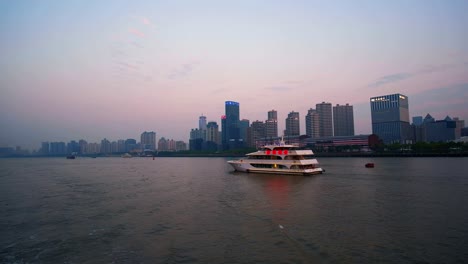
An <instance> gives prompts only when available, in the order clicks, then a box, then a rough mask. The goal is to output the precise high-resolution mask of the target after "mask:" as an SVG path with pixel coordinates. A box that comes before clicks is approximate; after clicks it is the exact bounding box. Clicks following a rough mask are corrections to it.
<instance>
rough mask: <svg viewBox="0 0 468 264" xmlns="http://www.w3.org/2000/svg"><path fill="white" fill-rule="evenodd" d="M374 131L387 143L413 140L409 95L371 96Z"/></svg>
mask: <svg viewBox="0 0 468 264" xmlns="http://www.w3.org/2000/svg"><path fill="white" fill-rule="evenodd" d="M370 106H371V118H372V133H373V134H376V135H377V136H378V137H379V138H380V139H381V140H382V141H383V142H384V143H385V144H390V143H406V142H407V141H408V140H411V138H412V136H411V131H410V124H409V110H408V97H407V96H405V95H402V94H389V95H383V96H376V97H371V98H370Z"/></svg>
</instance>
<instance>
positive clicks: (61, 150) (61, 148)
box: [50, 142, 67, 155]
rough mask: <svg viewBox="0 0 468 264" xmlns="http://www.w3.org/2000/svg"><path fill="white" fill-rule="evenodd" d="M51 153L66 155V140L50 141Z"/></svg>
mask: <svg viewBox="0 0 468 264" xmlns="http://www.w3.org/2000/svg"><path fill="white" fill-rule="evenodd" d="M50 154H52V155H64V154H67V147H66V145H65V142H50Z"/></svg>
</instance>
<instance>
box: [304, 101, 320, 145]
mask: <svg viewBox="0 0 468 264" xmlns="http://www.w3.org/2000/svg"><path fill="white" fill-rule="evenodd" d="M305 124H306V135H307V136H309V137H311V138H318V137H320V134H319V115H318V113H317V111H316V110H315V109H313V108H310V109H309V110H308V111H307V115H306V117H305Z"/></svg>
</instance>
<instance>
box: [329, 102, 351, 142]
mask: <svg viewBox="0 0 468 264" xmlns="http://www.w3.org/2000/svg"><path fill="white" fill-rule="evenodd" d="M333 134H334V136H335V137H336V136H354V115H353V106H352V105H349V104H346V105H339V104H337V105H336V106H334V107H333Z"/></svg>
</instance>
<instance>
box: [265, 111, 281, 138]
mask: <svg viewBox="0 0 468 264" xmlns="http://www.w3.org/2000/svg"><path fill="white" fill-rule="evenodd" d="M265 130H266V131H265V137H267V138H275V137H278V113H277V112H276V110H271V111H268V119H267V120H266V121H265Z"/></svg>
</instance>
